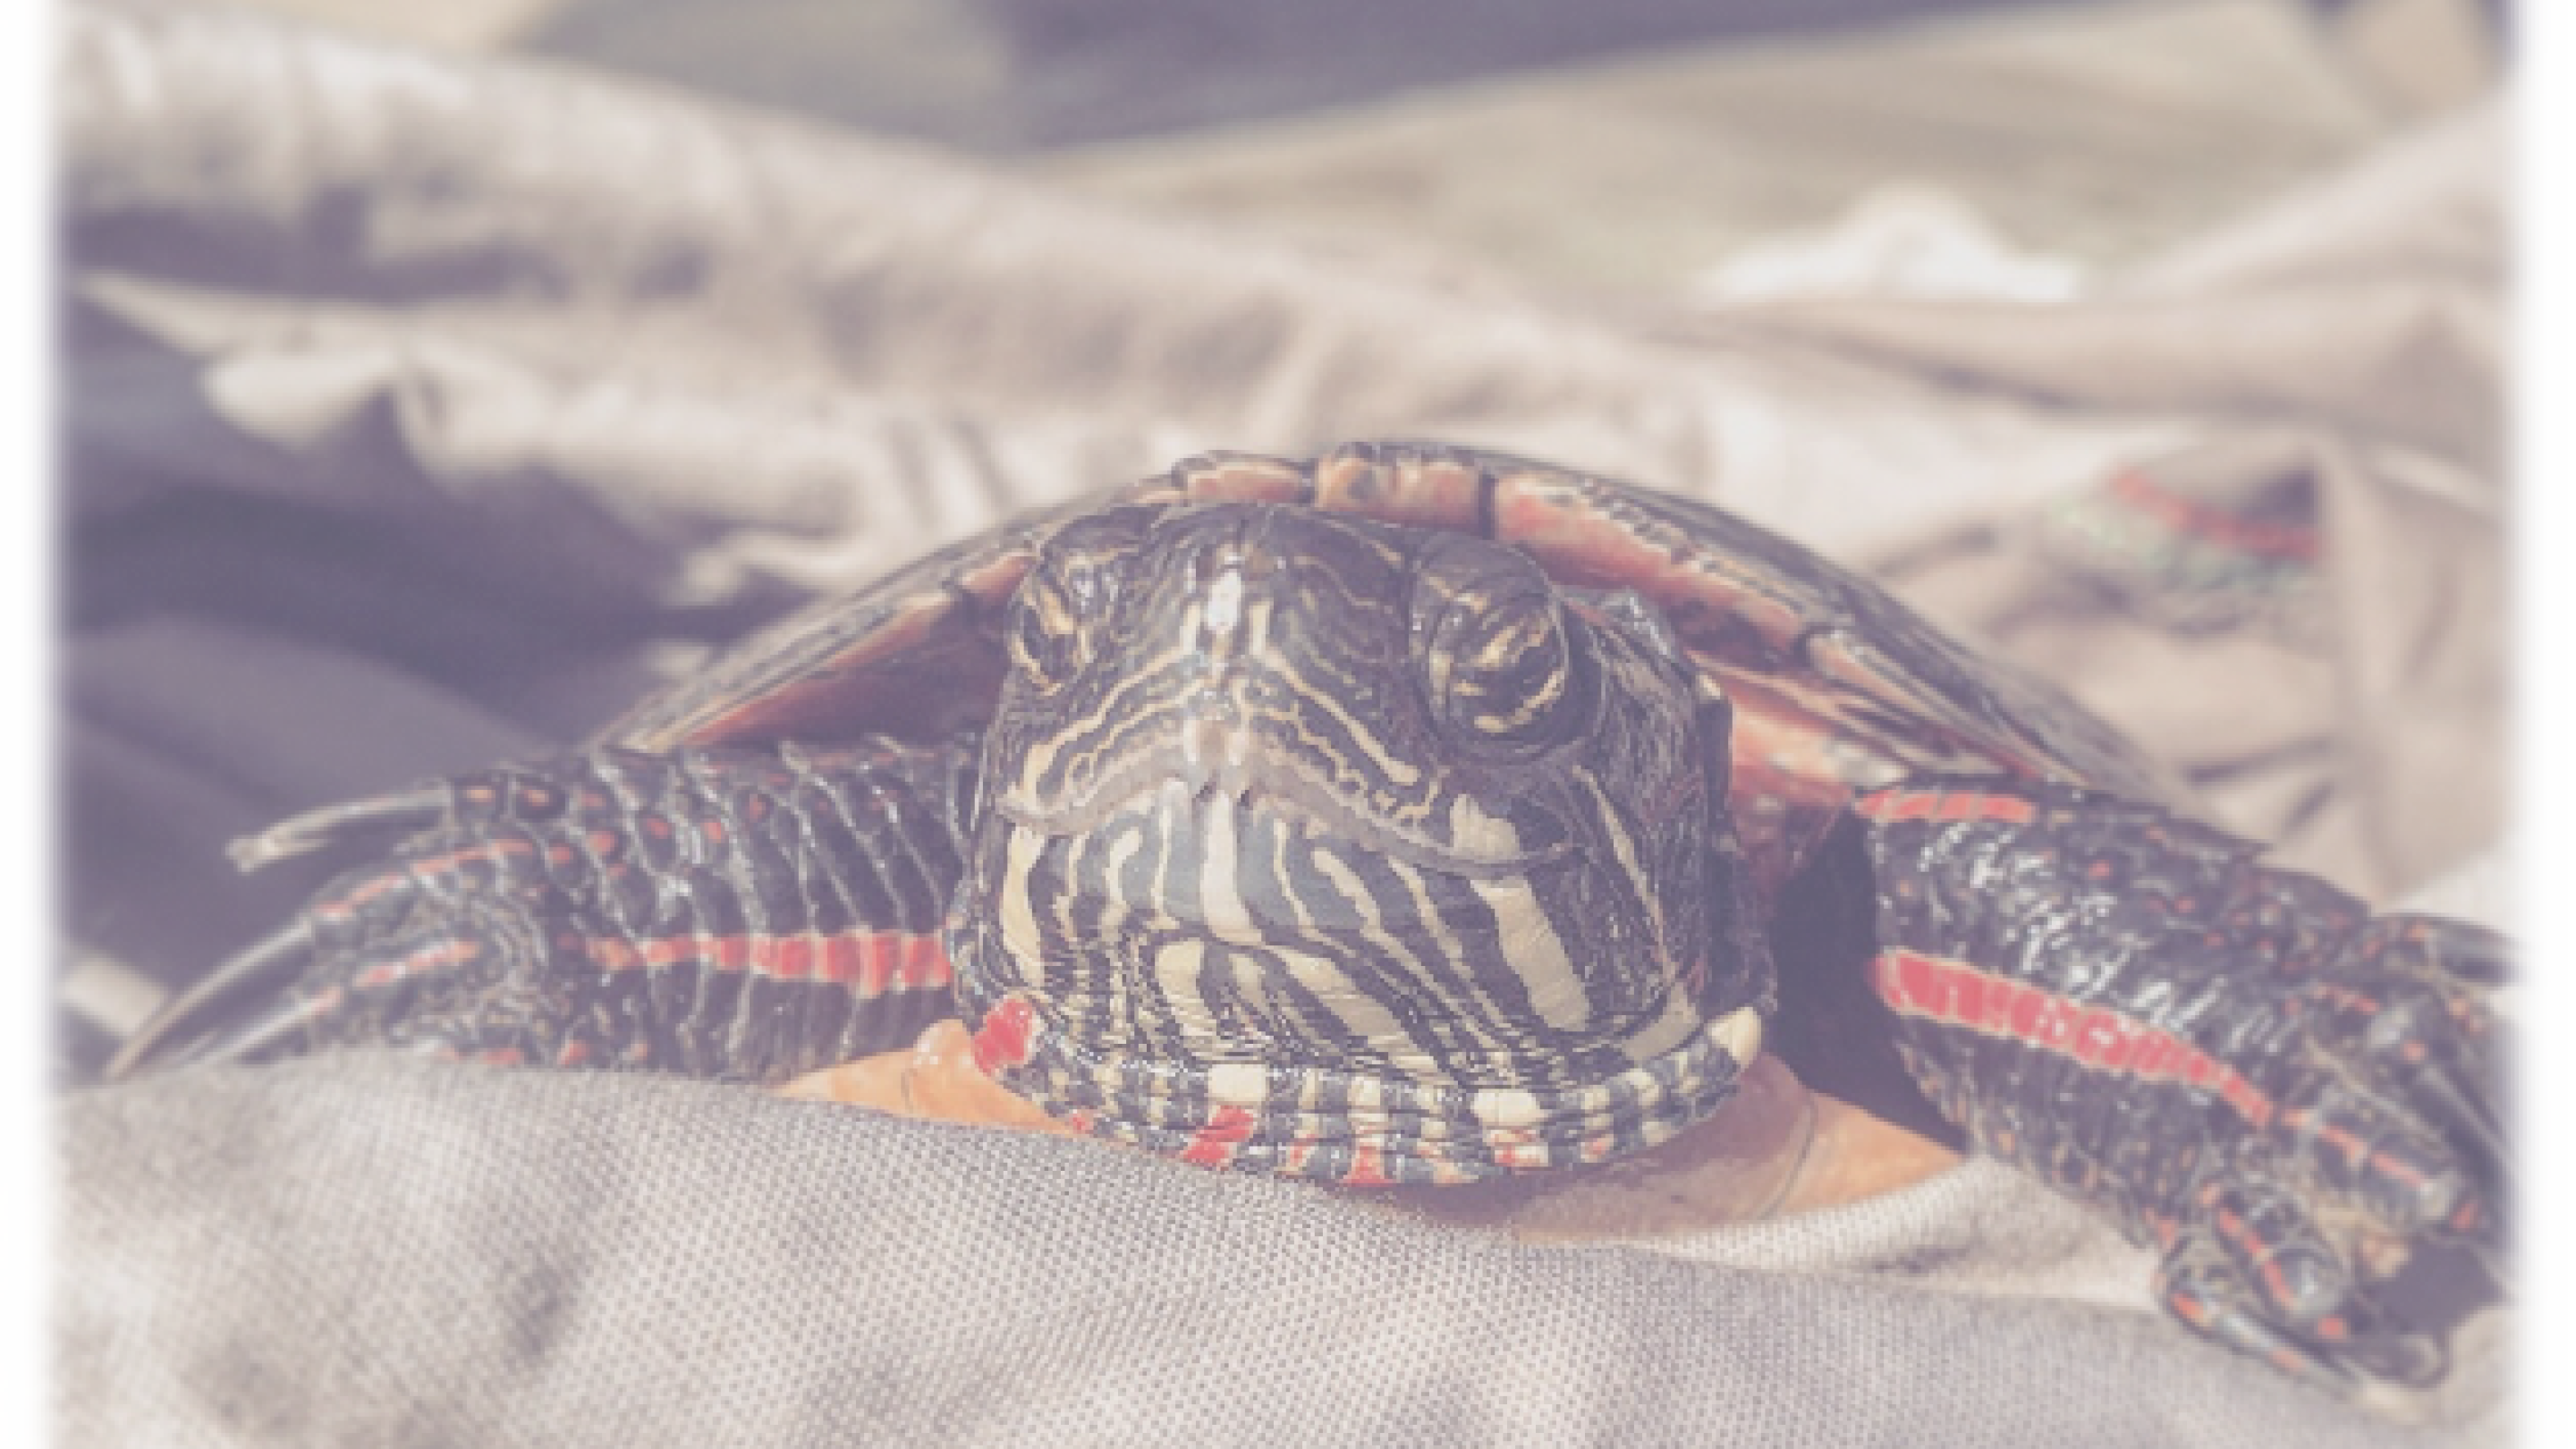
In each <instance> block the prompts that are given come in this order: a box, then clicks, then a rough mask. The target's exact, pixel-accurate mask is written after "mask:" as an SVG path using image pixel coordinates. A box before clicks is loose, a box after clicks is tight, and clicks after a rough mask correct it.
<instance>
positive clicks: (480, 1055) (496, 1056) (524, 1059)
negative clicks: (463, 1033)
mask: <svg viewBox="0 0 2576 1449" xmlns="http://www.w3.org/2000/svg"><path fill="white" fill-rule="evenodd" d="M474 1060H475V1061H478V1062H481V1063H482V1064H483V1065H485V1066H487V1067H523V1066H526V1065H527V1064H528V1056H527V1053H525V1052H523V1051H520V1050H519V1049H518V1048H517V1047H493V1048H490V1049H489V1050H486V1051H479V1052H476V1053H475V1054H474Z"/></svg>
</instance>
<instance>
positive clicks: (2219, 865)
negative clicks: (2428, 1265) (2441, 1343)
mask: <svg viewBox="0 0 2576 1449" xmlns="http://www.w3.org/2000/svg"><path fill="white" fill-rule="evenodd" d="M1855 813H1856V814H1858V815H1859V816H1860V818H1861V820H1862V821H1863V823H1864V827H1865V830H1864V834H1865V839H1866V841H1867V848H1868V850H1869V853H1870V855H1871V858H1872V861H1873V864H1874V866H1875V869H1876V872H1877V875H1878V879H1879V881H1880V883H1881V891H1880V896H1879V906H1878V932H1877V936H1878V943H1879V955H1878V956H1877V958H1876V959H1875V960H1874V961H1873V962H1872V963H1871V971H1872V973H1873V984H1874V985H1875V986H1876V988H1877V991H1878V994H1879V996H1880V997H1881V998H1882V999H1883V1000H1884V1001H1885V1002H1886V1003H1887V1004H1888V1005H1889V1006H1890V1007H1891V1008H1892V1009H1893V1011H1894V1017H1895V1029H1896V1032H1897V1041H1898V1049H1899V1053H1900V1055H1901V1056H1902V1057H1903V1059H1904V1061H1905V1064H1906V1066H1907V1068H1908V1069H1909V1070H1910V1071H1911V1072H1912V1073H1913V1075H1914V1076H1915V1077H1916V1079H1917V1081H1918V1082H1919V1083H1920V1084H1921V1085H1922V1087H1923V1089H1924V1091H1925V1092H1926V1093H1927V1094H1928V1095H1929V1096H1930V1097H1931V1098H1932V1099H1933V1101H1934V1102H1935V1103H1936V1104H1937V1105H1938V1106H1939V1107H1940V1108H1941V1110H1942V1111H1943V1113H1944V1114H1945V1115H1946V1116H1948V1117H1950V1118H1951V1119H1952V1120H1953V1121H1955V1122H1956V1123H1958V1124H1959V1125H1960V1126H1961V1127H1962V1128H1963V1129H1965V1130H1966V1131H1967V1132H1968V1134H1969V1135H1970V1137H1971V1139H1972V1140H1973V1141H1974V1142H1975V1143H1976V1145H1977V1146H1978V1147H1980V1148H1981V1149H1983V1150H1984V1151H1986V1152H1989V1153H1992V1154H1994V1155H1996V1156H1999V1157H2002V1158H2004V1159H2006V1160H2008V1161H2011V1162H2013V1163H2015V1164H2017V1165H2018V1166H2020V1167H2022V1168H2024V1169H2026V1170H2028V1171H2030V1172H2031V1173H2033V1174H2035V1175H2036V1176H2038V1177H2040V1178H2041V1179H2043V1180H2044V1181H2046V1182H2048V1183H2049V1184H2051V1185H2052V1186H2054V1187H2056V1188H2058V1189H2059V1190H2061V1191H2063V1192H2066V1193H2068V1194H2070V1195H2072V1196H2074V1197H2077V1198H2079V1199H2081V1200H2083V1201H2085V1202H2088V1203H2091V1204H2093V1205H2095V1206H2097V1207H2100V1208H2102V1209H2103V1210H2105V1211H2107V1212H2109V1213H2110V1214H2112V1215H2113V1216H2114V1217H2115V1218H2116V1219H2117V1220H2118V1221H2119V1222H2120V1224H2121V1226H2122V1227H2123V1228H2124V1229H2125V1230H2126V1232H2127V1233H2128V1235H2129V1236H2130V1237H2131V1238H2132V1239H2133V1240H2135V1241H2138V1242H2140V1243H2146V1244H2152V1245H2154V1246H2156V1247H2158V1248H2159V1249H2161V1250H2162V1251H2163V1252H2164V1253H2165V1255H2166V1265H2165V1270H2164V1273H2163V1275H2162V1279H2161V1288H2162V1292H2163V1293H2164V1296H2165V1299H2166V1302H2167V1304H2168V1306H2169V1307H2170V1308H2171V1309H2172V1310H2173V1311H2174V1313H2175V1314H2176V1315H2177V1316H2178V1317H2180V1318H2181V1319H2183V1320H2184V1321H2185V1322H2186V1323H2189V1324H2191V1325H2192V1326H2193V1327H2195V1328H2197V1329H2199V1330H2200V1331H2202V1332H2204V1333H2207V1334H2209V1335H2211V1336H2212V1337H2215V1338H2218V1339H2219V1340H2221V1341H2222V1342H2226V1343H2229V1344H2231V1345H2232V1346H2234V1347H2237V1348H2240V1349H2243V1350H2246V1351H2248V1352H2252V1353H2255V1354H2258V1355H2259V1356H2262V1357H2265V1358H2267V1359H2269V1360H2271V1361H2272V1362H2274V1363H2275V1364H2276V1365H2278V1366H2280V1367H2282V1368H2283V1369H2285V1370H2288V1371H2290V1372H2293V1373H2299V1374H2302V1375H2306V1376H2311V1377H2315V1378H2318V1379H2320V1380H2322V1381H2325V1382H2327V1383H2329V1384H2333V1385H2337V1386H2349V1385H2350V1384H2351V1382H2352V1375H2351V1369H2352V1368H2358V1369H2360V1370H2362V1371H2363V1372H2365V1373H2368V1374H2372V1375H2376V1376H2378V1377H2381V1378H2386V1379H2392V1380H2396V1381H2400V1382H2419V1381H2421V1380H2423V1379H2425V1378H2427V1377H2428V1376H2430V1375H2432V1374H2434V1373H2437V1372H2438V1371H2439V1368H2440V1365H2441V1358H2440V1355H2439V1352H2438V1348H2437V1345H2435V1344H2434V1343H2433V1342H2432V1341H2431V1340H2429V1339H2427V1338H2424V1337H2420V1336H2417V1335H2415V1334H2413V1333H2412V1332H2410V1331H2409V1330H2408V1327H2407V1326H2406V1325H2405V1324H2404V1322H2403V1321H2402V1320H2401V1319H2400V1318H2399V1317H2398V1316H2397V1315H2396V1314H2394V1313H2392V1312H2389V1311H2387V1310H2386V1309H2385V1308H2384V1307H2383V1306H2382V1305H2379V1304H2377V1303H2375V1302H2374V1301H2373V1299H2372V1297H2371V1295H2370V1293H2369V1291H2368V1288H2369V1284H2368V1281H2367V1280H2368V1279H2369V1278H2370V1277H2371V1276H2373V1274H2372V1273H2371V1271H2370V1269H2369V1266H2368V1263H2367V1261H2366V1254H2365V1251H2364V1250H2365V1247H2366V1246H2367V1245H2370V1244H2372V1243H2384V1242H2399V1243H2414V1242H2417V1241H2419V1240H2420V1241H2426V1242H2445V1241H2457V1242H2462V1243H2466V1244H2468V1245H2470V1246H2472V1247H2473V1248H2475V1249H2476V1250H2478V1251H2480V1252H2485V1253H2489V1254H2492V1253H2493V1252H2495V1251H2496V1250H2497V1249H2498V1248H2499V1247H2500V1243H2501V1222H2500V1220H2499V1218H2498V1212H2499V1209H2500V1206H2501V1204H2502V1201H2503V1197H2504V1189H2505V1180H2504V1173H2505V1170H2506V1169H2505V1163H2504V1156H2503V1147H2502V1135H2501V1124H2500V1123H2499V1121H2498V1120H2497V1116H2496V1113H2495V1112H2494V1110H2493V1108H2492V1107H2491V1106H2489V1105H2488V1104H2491V1103H2493V1102H2495V1101H2496V1100H2498V1098H2497V1094H2496V1084H2497V1081H2498V1079H2499V1068H2498V1064H2497V1063H2496V1061H2495V1060H2494V1057H2495V1054H2496V1052H2497V1050H2498V1047H2497V1044H2496V1040H2495V1026H2494V1022H2493V1020H2492V1017H2491V1014H2490V1011H2489V1007H2488V1005H2487V1001H2486V997H2485V993H2484V990H2483V988H2484V987H2485V986H2487V985H2490V984H2492V983H2493V982H2494V981H2495V980H2497V979H2499V978H2500V976H2501V973H2502V969H2503V961H2504V943H2503V942H2502V941H2501V940H2499V939H2498V938H2496V937H2494V936H2493V935H2492V934H2490V933H2488V932H2485V931H2482V930H2479V929H2478V928H2475V927H2471V926H2467V925H2464V924H2461V923H2458V922H2451V921H2440V920H2435V919H2431V918H2423V917H2408V916H2392V917H2384V918H2378V919H2373V918H2371V917H2370V916H2369V915H2368V913H2367V912H2366V910H2365V909H2364V908H2363V907H2362V906H2361V905H2360V903H2358V902H2356V901H2354V900H2353V899H2351V898H2350V897H2348V896H2345V895H2344V894H2342V893H2341V892H2339V891H2336V890H2334V889H2333V888H2331V887H2329V886H2327V885H2325V884H2324V883H2323V882H2320V881H2318V880H2315V879H2314V878H2312V877H2308V876H2303V875H2298V874H2295V873H2291V872H2286V871H2279V870H2273V869H2270V868H2267V867H2264V866H2262V865H2260V864H2259V863H2258V862H2257V860H2256V856H2257V854H2258V851H2257V848H2256V847H2254V846H2251V845H2248V844H2246V843H2245V842H2243V841H2239V840H2236V839H2234V838H2232V837H2228V836H2225V835H2221V834H2219V833H2218V832H2216V831H2212V830H2208V829H2206V828H2204V827H2200V826H2197V825H2193V824H2191V823H2189V822H2186V821H2183V820H2179V819H2177V818H2175V817H2172V816H2170V815H2167V814H2166V813H2165V812H2163V811H2162V810H2159V809H2157V808H2155V807H2153V806H2147V805H2140V804H2136V803H2134V802H2124V801H2119V800H2115V799H2111V798H2108V797H2105V796H2101V795H2098V794H2094V793H2091V792H2085V791H2078V790H2071V789H2065V788H2060V787H2048V786H2036V785H2029V784H2005V783H2002V782H1959V783H1952V784H1946V785H1943V784H1925V785H1910V786H1905V787H1900V788H1897V789H1892V790H1887V791H1881V792H1877V793H1874V794H1872V795H1869V796H1866V797H1863V798H1862V799H1861V800H1860V801H1859V802H1858V803H1857V805H1856V807H1855ZM2347 1365H2348V1366H2349V1367H2347Z"/></svg>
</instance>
